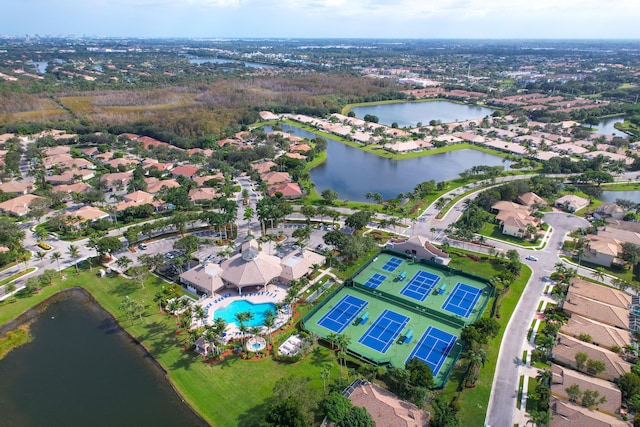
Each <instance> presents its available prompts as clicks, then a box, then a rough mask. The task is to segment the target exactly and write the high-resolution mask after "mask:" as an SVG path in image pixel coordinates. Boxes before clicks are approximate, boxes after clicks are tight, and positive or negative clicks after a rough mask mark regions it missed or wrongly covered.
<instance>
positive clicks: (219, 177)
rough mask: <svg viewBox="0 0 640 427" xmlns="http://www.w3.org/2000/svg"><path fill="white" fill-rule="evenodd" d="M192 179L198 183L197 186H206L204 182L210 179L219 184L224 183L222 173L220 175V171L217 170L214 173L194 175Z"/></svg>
mask: <svg viewBox="0 0 640 427" xmlns="http://www.w3.org/2000/svg"><path fill="white" fill-rule="evenodd" d="M193 180H194V181H195V183H196V184H197V185H198V187H208V185H207V184H206V182H207V181H211V180H216V181H218V182H219V183H220V184H223V183H224V175H222V173H220V172H218V173H217V174H215V175H205V176H194V177H193Z"/></svg>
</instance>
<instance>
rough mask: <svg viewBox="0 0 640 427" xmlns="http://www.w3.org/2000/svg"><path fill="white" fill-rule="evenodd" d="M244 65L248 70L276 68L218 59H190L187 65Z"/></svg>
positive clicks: (255, 63) (254, 63)
mask: <svg viewBox="0 0 640 427" xmlns="http://www.w3.org/2000/svg"><path fill="white" fill-rule="evenodd" d="M206 63H211V64H244V66H245V67H249V68H278V67H277V66H275V65H268V64H259V63H257V62H244V61H236V60H233V59H220V58H192V59H189V64H197V65H200V64H206Z"/></svg>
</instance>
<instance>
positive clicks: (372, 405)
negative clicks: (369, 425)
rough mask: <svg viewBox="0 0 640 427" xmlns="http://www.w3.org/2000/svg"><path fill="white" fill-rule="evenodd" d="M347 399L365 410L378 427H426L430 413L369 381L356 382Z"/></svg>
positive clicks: (350, 388)
mask: <svg viewBox="0 0 640 427" xmlns="http://www.w3.org/2000/svg"><path fill="white" fill-rule="evenodd" d="M356 381H357V383H354V384H353V385H352V386H351V387H349V390H353V391H352V392H351V393H350V394H349V395H348V396H347V397H349V400H351V403H353V405H354V406H360V407H362V408H364V409H365V410H366V411H367V412H368V413H369V415H371V418H372V419H373V421H375V423H376V425H377V426H384V427H426V426H427V425H428V424H429V413H427V412H425V411H423V410H422V409H420V408H418V407H417V406H416V405H414V404H413V403H410V402H407V401H405V400H402V399H400V398H399V397H397V396H396V395H395V394H393V393H391V392H390V391H387V390H385V389H383V388H382V387H380V386H377V385H375V384H374V383H370V382H368V381H362V380H356Z"/></svg>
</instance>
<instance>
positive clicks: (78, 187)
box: [51, 182, 93, 200]
mask: <svg viewBox="0 0 640 427" xmlns="http://www.w3.org/2000/svg"><path fill="white" fill-rule="evenodd" d="M92 189H93V187H92V186H90V185H89V184H87V183H86V182H76V183H74V184H61V185H56V186H54V187H53V188H51V192H52V193H64V194H65V195H66V196H65V200H70V199H71V195H72V194H73V193H84V192H87V191H90V190H92Z"/></svg>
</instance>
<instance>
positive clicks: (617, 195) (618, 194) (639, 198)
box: [598, 190, 640, 203]
mask: <svg viewBox="0 0 640 427" xmlns="http://www.w3.org/2000/svg"><path fill="white" fill-rule="evenodd" d="M598 199H599V200H602V201H603V202H605V203H615V202H616V199H622V200H630V201H632V202H634V203H640V190H629V191H603V192H602V195H601V196H600V197H598Z"/></svg>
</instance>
